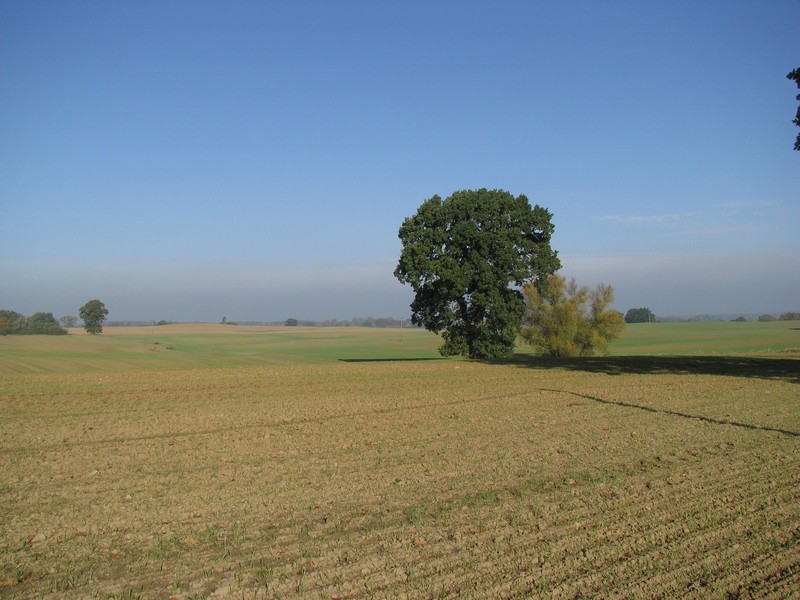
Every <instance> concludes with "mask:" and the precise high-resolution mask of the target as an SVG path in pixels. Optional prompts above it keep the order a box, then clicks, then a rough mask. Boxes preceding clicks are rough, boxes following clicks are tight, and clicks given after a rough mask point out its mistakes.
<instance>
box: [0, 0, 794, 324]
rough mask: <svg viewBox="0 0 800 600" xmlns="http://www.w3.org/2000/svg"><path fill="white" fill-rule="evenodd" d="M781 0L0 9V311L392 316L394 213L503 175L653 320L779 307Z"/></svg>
mask: <svg viewBox="0 0 800 600" xmlns="http://www.w3.org/2000/svg"><path fill="white" fill-rule="evenodd" d="M799 24H800V3H798V2H795V1H789V0H786V1H776V2H770V3H753V2H746V1H744V0H739V1H728V2H722V1H709V2H702V3H696V2H688V1H678V2H669V3H655V2H641V3H631V2H623V1H621V0H619V1H613V0H612V1H609V2H603V3H597V2H589V1H567V2H537V3H526V2H507V3H494V2H483V1H478V2H470V3H462V2H439V3H427V2H419V1H416V0H412V1H411V2H405V3H373V2H366V1H355V2H349V3H328V2H322V1H307V0H306V1H300V2H293V3H265V2H252V1H241V2H235V3H194V2H184V1H177V0H176V1H171V2H155V1H144V2H136V3H95V2H89V1H82V0H79V1H76V2H70V3H62V2H55V1H44V2H37V3H22V2H6V3H2V4H0V206H2V209H3V224H4V227H3V233H2V235H0V281H1V282H2V284H1V285H0V308H4V309H11V310H16V311H18V312H22V313H24V314H28V315H29V314H32V313H33V312H37V311H45V312H53V313H54V314H55V315H56V316H57V317H60V316H63V315H77V312H78V307H80V306H81V305H82V304H83V303H85V302H86V301H87V300H89V299H92V298H99V299H100V300H102V301H103V302H104V303H105V304H106V306H107V307H108V308H109V310H110V314H109V319H110V320H131V321H134V320H141V321H148V320H161V319H165V320H170V321H183V322H190V321H209V322H217V321H219V320H220V319H221V318H222V317H223V316H227V318H228V319H230V320H238V321H278V320H283V319H286V318H289V317H294V318H298V319H300V320H325V319H331V318H337V319H350V318H353V317H367V316H374V317H382V316H394V317H398V318H402V317H405V316H406V315H408V314H409V312H410V311H409V308H408V306H409V304H410V302H411V299H412V293H411V291H410V289H408V288H407V287H405V286H402V285H401V284H400V283H399V282H397V281H396V280H395V279H394V277H393V275H392V272H393V270H394V268H395V266H396V262H397V259H398V257H399V254H400V242H399V240H398V238H397V231H398V229H399V227H400V224H401V223H402V221H403V219H405V218H406V217H409V216H411V215H412V214H414V212H415V211H416V209H417V207H418V206H419V205H420V204H421V203H422V202H423V201H424V200H425V199H427V198H429V197H431V196H433V195H434V194H439V195H441V196H442V197H446V196H448V195H450V194H451V193H452V192H454V191H456V190H460V189H475V188H481V187H486V188H501V189H505V190H508V191H510V192H511V193H513V194H515V195H516V194H525V195H526V196H528V198H529V199H530V200H531V202H532V203H537V204H540V205H542V206H544V207H546V208H548V209H549V210H550V211H551V212H552V213H553V215H554V217H553V222H554V223H555V226H556V234H555V237H554V239H553V244H552V245H553V248H555V249H556V250H558V252H559V255H560V257H561V260H562V263H563V265H564V267H563V269H562V271H561V273H562V274H563V275H565V276H567V277H573V276H574V277H576V278H577V279H578V281H579V283H581V284H585V285H590V286H593V285H595V284H596V283H598V282H605V283H610V284H611V285H613V286H614V288H615V291H616V298H617V300H616V302H615V306H616V307H618V308H619V309H620V310H622V311H623V312H624V311H625V310H627V309H628V308H634V307H641V306H646V307H649V308H650V309H651V310H652V311H653V312H654V313H655V314H656V315H659V316H670V315H696V314H737V313H739V314H760V313H767V312H769V313H773V314H780V313H781V312H786V311H797V310H800V269H798V268H797V265H798V263H800V260H798V259H800V242H799V241H798V235H797V232H798V230H799V229H800V202H798V201H799V200H800V192H799V191H800V153H799V152H793V150H792V145H793V141H794V138H795V136H796V134H797V128H796V127H795V126H794V125H793V124H792V122H791V120H792V118H793V116H794V114H795V112H796V109H797V101H796V100H795V95H796V94H797V90H796V88H795V86H794V84H793V83H792V82H790V81H789V80H787V79H786V74H787V73H788V72H789V71H790V70H792V69H794V68H796V67H798V66H800V37H798V36H797V29H798V25H799Z"/></svg>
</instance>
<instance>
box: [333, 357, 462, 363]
mask: <svg viewBox="0 0 800 600" xmlns="http://www.w3.org/2000/svg"><path fill="white" fill-rule="evenodd" d="M338 360H339V362H347V363H366V362H418V361H423V360H447V359H446V358H444V357H430V358H340V359H338Z"/></svg>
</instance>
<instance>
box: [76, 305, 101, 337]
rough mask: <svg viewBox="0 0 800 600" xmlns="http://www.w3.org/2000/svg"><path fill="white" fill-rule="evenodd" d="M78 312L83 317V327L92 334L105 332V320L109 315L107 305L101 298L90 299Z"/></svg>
mask: <svg viewBox="0 0 800 600" xmlns="http://www.w3.org/2000/svg"><path fill="white" fill-rule="evenodd" d="M78 314H79V315H80V317H81V319H83V328H84V329H85V330H86V331H87V332H88V333H91V334H92V335H96V334H98V333H103V322H104V321H105V320H106V317H107V316H108V309H107V308H106V305H105V304H103V303H102V302H100V300H89V301H88V302H87V303H86V304H84V305H83V306H81V307H80V309H79V310H78Z"/></svg>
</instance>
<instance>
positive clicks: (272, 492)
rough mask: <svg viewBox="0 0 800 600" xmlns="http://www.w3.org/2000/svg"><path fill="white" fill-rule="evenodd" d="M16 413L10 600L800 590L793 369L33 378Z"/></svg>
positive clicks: (17, 389)
mask: <svg viewBox="0 0 800 600" xmlns="http://www.w3.org/2000/svg"><path fill="white" fill-rule="evenodd" d="M748 374H749V375H752V373H748ZM0 406H1V407H2V410H3V415H4V419H3V421H2V429H1V430H0V433H1V434H2V437H1V438H0V439H2V442H1V443H2V446H0V457H1V458H0V460H1V461H2V480H0V505H2V507H3V511H2V517H0V518H2V523H1V525H0V544H1V545H2V552H0V569H2V570H1V571H0V596H2V597H25V598H28V597H45V598H61V597H71V598H78V597H87V596H88V597H98V598H107V597H120V598H129V597H144V598H165V599H167V598H171V597H174V598H201V597H207V598H228V597H233V598H273V597H274V598H279V597H280V598H287V597H309V598H328V599H330V598H358V597H363V598H368V597H387V598H395V597H403V596H405V597H409V598H440V597H441V598H445V597H450V598H463V597H475V598H484V597H531V596H538V597H543V598H545V597H546V598H549V597H563V598H574V597H577V596H592V597H598V596H603V597H612V598H613V597H631V596H639V597H676V596H684V597H697V598H699V597H725V596H726V594H727V595H728V597H741V598H747V597H776V598H785V597H791V596H793V595H797V594H799V593H800V547H799V546H798V543H799V542H800V451H799V450H800V447H799V446H800V401H799V396H798V384H797V383H796V380H795V379H793V378H791V377H781V376H774V373H771V374H770V376H769V377H767V376H764V377H759V376H748V377H743V376H736V375H732V374H726V375H718V374H713V373H706V374H697V373H695V374H669V373H660V374H642V373H623V374H620V375H615V376H612V375H609V374H607V373H603V372H588V371H586V372H582V371H580V370H576V369H575V368H574V365H572V366H571V368H570V369H561V368H557V367H553V368H550V369H533V368H528V367H526V366H525V365H524V364H518V365H486V364H480V363H473V362H465V361H422V362H414V361H400V362H390V361H389V362H332V363H327V364H318V365H315V364H306V365H301V366H275V367H259V366H256V367H242V368H228V369H198V370H192V371H185V370H184V371H168V370H166V371H165V370H159V371H147V370H140V371H126V370H120V371H117V372H108V371H96V372H83V373H74V374H70V373H62V374H57V373H55V374H39V375H36V374H16V375H15V374H9V375H4V376H2V377H0Z"/></svg>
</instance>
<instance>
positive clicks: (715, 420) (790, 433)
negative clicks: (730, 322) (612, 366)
mask: <svg viewBox="0 0 800 600" xmlns="http://www.w3.org/2000/svg"><path fill="white" fill-rule="evenodd" d="M542 391H546V392H557V393H560V394H569V395H571V396H577V397H578V398H583V399H584V400H591V401H592V402H599V403H600V404H611V405H614V406H621V407H623V408H635V409H637V410H643V411H645V412H649V413H656V414H664V415H671V416H673V417H681V418H683V419H690V420H694V421H701V422H703V423H711V424H712V425H729V426H731V427H741V428H742V429H751V430H756V431H771V432H773V433H780V434H783V435H788V436H790V437H800V432H797V431H792V430H790V429H779V428H777V427H768V426H766V425H753V424H752V423H742V422H741V421H731V420H729V419H718V418H715V417H706V416H703V415H693V414H690V413H685V412H680V411H677V410H667V409H663V408H653V407H651V406H643V405H641V404H634V403H633V402H622V401H620V400H608V399H606V398H598V397H597V396H589V395H587V394H579V393H578V392H572V391H570V390H550V389H543V390H542Z"/></svg>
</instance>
